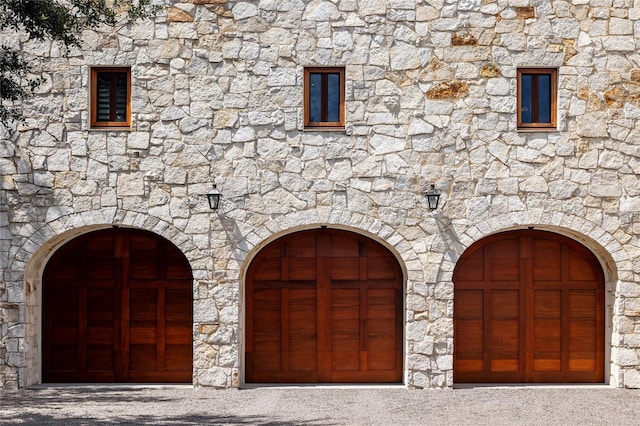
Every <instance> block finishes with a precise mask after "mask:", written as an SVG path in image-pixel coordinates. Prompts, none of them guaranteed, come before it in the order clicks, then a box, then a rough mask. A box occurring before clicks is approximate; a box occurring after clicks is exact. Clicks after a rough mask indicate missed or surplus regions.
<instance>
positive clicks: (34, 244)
mask: <svg viewBox="0 0 640 426" xmlns="http://www.w3.org/2000/svg"><path fill="white" fill-rule="evenodd" d="M25 226H29V227H32V226H31V225H29V224H25ZM113 226H114V224H113V223H112V218H108V217H106V216H105V215H104V214H103V213H102V212H100V211H96V212H85V213H77V214H70V215H66V216H61V217H59V218H57V219H55V220H52V221H50V222H48V223H45V224H43V225H42V226H40V227H39V228H34V227H32V228H33V229H32V230H31V231H32V232H31V233H30V235H29V236H28V237H23V238H22V239H21V240H20V241H19V244H16V246H17V248H16V249H15V256H13V257H12V263H11V264H10V265H9V268H10V269H12V270H14V271H23V277H22V278H23V279H22V282H23V284H24V325H25V348H24V362H23V365H24V367H23V372H21V376H22V377H21V379H20V386H21V387H23V386H29V385H33V384H37V383H40V381H41V371H40V366H41V344H40V338H41V332H40V327H41V318H40V316H41V312H40V307H41V295H40V291H41V288H42V274H43V272H44V268H45V266H46V265H47V262H48V260H49V259H50V257H51V256H52V255H53V253H55V251H56V250H57V249H59V248H60V247H61V246H62V245H64V244H65V243H67V242H69V241H71V240H73V239H74V238H76V237H78V236H80V235H82V234H85V233H88V232H91V231H96V230H99V229H105V228H111V227H113ZM117 226H122V227H128V228H136V229H141V230H145V231H148V232H151V233H154V234H156V235H159V236H161V237H163V238H165V239H166V240H167V241H169V242H170V243H171V244H173V245H174V246H176V247H177V248H178V249H179V250H180V251H181V252H182V253H183V254H184V256H185V258H186V260H187V262H188V263H189V266H190V267H191V270H192V273H193V277H194V282H195V280H196V279H204V278H207V277H208V274H209V270H208V268H207V267H206V265H207V262H208V260H209V256H208V255H207V254H205V253H203V252H201V251H200V250H199V249H198V248H197V247H196V245H195V244H194V242H193V241H192V240H191V238H190V237H189V236H188V234H185V233H184V232H182V231H180V230H179V229H178V228H176V227H175V226H174V225H172V224H170V223H168V222H166V221H164V220H161V219H158V218H155V217H153V216H150V215H146V214H142V213H138V214H126V215H125V216H124V217H123V219H122V220H121V221H120V222H119V223H118V224H117ZM194 303H197V301H196V300H194Z"/></svg>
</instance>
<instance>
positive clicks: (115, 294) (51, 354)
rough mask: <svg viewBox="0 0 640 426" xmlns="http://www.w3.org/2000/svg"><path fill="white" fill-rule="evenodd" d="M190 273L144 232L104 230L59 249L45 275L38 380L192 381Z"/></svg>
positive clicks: (173, 252)
mask: <svg viewBox="0 0 640 426" xmlns="http://www.w3.org/2000/svg"><path fill="white" fill-rule="evenodd" d="M192 300H193V296H192V274H191V268H190V267H189V264H188V262H187V260H186V259H185V257H184V255H183V254H182V253H181V252H180V251H179V250H178V249H177V248H176V247H175V246H173V245H172V244H171V243H169V242H168V241H167V240H165V239H163V238H161V237H159V236H157V235H154V234H152V233H150V232H146V231H140V230H133V229H108V230H101V231H96V232H91V233H88V234H85V235H82V236H80V237H78V238H76V239H74V240H72V241H71V242H69V243H67V244H66V245H64V246H63V247H62V248H60V250H58V251H57V252H56V253H55V254H54V255H53V257H52V258H51V260H50V261H49V263H48V264H47V267H46V269H45V271H44V278H43V327H42V328H43V339H42V340H43V381H44V382H85V383H86V382H91V383H94V382H95V383H105V382H106V383H109V382H118V383H126V382H134V383H135V382H137V383H141V382H174V383H176V382H189V383H190V382H191V371H192V304H193V302H192Z"/></svg>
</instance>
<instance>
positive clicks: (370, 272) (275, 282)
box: [246, 229, 403, 383]
mask: <svg viewBox="0 0 640 426" xmlns="http://www.w3.org/2000/svg"><path fill="white" fill-rule="evenodd" d="M246 290H247V305H246V308H247V314H246V315H247V316H246V381H247V382H249V383H287V382H288V383H302V382H306V383H349V382H368V383H371V382H386V383H397V382H400V381H401V380H402V309H403V308H402V276H401V271H400V267H399V265H398V262H397V261H396V259H395V258H394V257H393V255H392V254H391V253H390V252H389V251H388V250H387V249H385V248H384V247H383V246H382V245H380V244H378V243H376V242H375V241H372V240H370V239H368V238H365V237H362V236H360V235H357V234H354V233H350V232H346V231H340V230H331V229H316V230H311V231H303V232H298V233H295V234H291V235H288V236H286V237H283V238H281V239H279V240H276V241H275V242H273V243H271V244H269V245H268V246H266V247H265V248H264V249H263V250H262V251H261V252H260V253H259V254H258V255H257V256H256V258H255V259H254V260H253V262H252V263H251V266H250V267H249V270H248V272H247V285H246Z"/></svg>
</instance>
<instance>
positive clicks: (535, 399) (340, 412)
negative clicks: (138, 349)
mask: <svg viewBox="0 0 640 426" xmlns="http://www.w3.org/2000/svg"><path fill="white" fill-rule="evenodd" d="M0 424H33V425H44V424H64V425H69V424H71V425H80V424H101V425H102V424H119V425H120V424H163V425H172V424H233V425H249V424H250V425H289V424H291V425H294V424H295V425H344V424H348V425H389V424H403V425H417V424H438V425H442V424H455V425H489V424H491V425H507V424H508V425H512V424H531V425H534V424H535V425H558V424H563V425H564V424H575V425H587V424H597V425H602V424H610V425H638V424H640V390H623V389H613V388H610V387H606V386H602V387H569V388H567V387H503V388H483V387H476V388H467V389H456V390H412V389H405V388H401V387H394V388H357V387H354V388H313V387H302V388H266V387H265V388H256V389H243V390H214V389H202V388H192V387H191V386H168V387H126V388H102V387H96V388H90V387H76V388H73V387H43V388H38V389H30V390H25V391H18V392H6V391H5V392H4V393H3V394H2V395H1V396H0Z"/></svg>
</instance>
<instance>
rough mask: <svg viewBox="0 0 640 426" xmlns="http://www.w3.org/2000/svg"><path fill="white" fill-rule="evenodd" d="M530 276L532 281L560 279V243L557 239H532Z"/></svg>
mask: <svg viewBox="0 0 640 426" xmlns="http://www.w3.org/2000/svg"><path fill="white" fill-rule="evenodd" d="M531 246H532V250H533V255H532V256H531V259H532V263H533V266H532V270H531V276H532V279H533V280H534V281H561V280H562V245H561V244H560V243H559V242H558V241H553V240H548V239H534V240H532V241H531Z"/></svg>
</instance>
